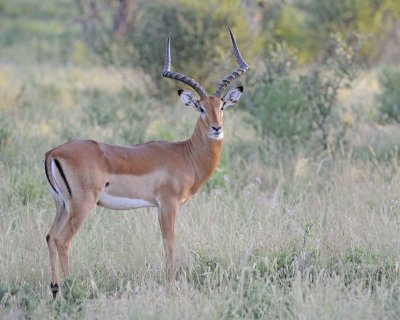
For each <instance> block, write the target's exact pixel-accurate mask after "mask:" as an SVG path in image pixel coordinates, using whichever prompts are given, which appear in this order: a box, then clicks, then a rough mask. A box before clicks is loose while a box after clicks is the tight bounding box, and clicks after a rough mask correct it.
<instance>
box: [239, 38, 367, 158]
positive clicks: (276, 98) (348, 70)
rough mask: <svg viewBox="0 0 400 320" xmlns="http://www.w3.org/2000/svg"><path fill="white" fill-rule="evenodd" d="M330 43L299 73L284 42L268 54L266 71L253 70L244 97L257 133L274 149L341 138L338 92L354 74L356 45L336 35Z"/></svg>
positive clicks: (330, 143) (313, 146) (316, 147)
mask: <svg viewBox="0 0 400 320" xmlns="http://www.w3.org/2000/svg"><path fill="white" fill-rule="evenodd" d="M335 47H336V49H335V51H334V52H333V53H332V54H331V56H329V57H328V58H327V59H326V60H325V61H324V63H321V64H316V65H314V66H312V67H310V69H309V70H307V71H306V72H305V73H304V74H302V75H301V74H300V72H299V71H298V70H296V63H295V62H296V58H295V56H294V54H293V53H292V52H290V50H289V49H288V48H287V47H286V46H285V45H279V46H277V47H276V48H275V49H274V50H273V51H272V52H271V53H269V54H268V55H267V57H266V59H265V62H264V65H265V66H266V71H265V72H264V73H262V74H260V75H258V77H257V80H256V83H255V84H254V89H253V92H252V96H253V98H252V100H251V101H247V103H248V110H249V112H250V113H251V114H252V115H253V116H254V118H253V123H254V124H255V126H256V127H257V128H258V129H259V132H260V133H261V135H262V136H263V137H264V138H267V139H268V140H269V142H270V141H272V142H273V145H274V146H277V147H278V149H279V150H291V151H296V150H298V149H303V150H304V148H305V149H306V150H312V151H320V150H327V149H329V148H330V147H334V146H335V145H338V142H340V141H341V140H342V139H343V138H344V136H345V131H346V125H345V122H344V121H341V119H340V116H339V110H338V105H337V100H338V92H339V90H340V89H342V88H345V87H348V86H350V84H351V81H352V80H353V79H354V78H355V76H356V71H357V68H356V65H355V64H354V59H355V57H356V54H357V53H358V50H359V48H360V45H359V46H358V47H357V48H356V49H354V47H352V46H351V45H348V44H347V43H345V42H344V41H343V40H342V39H341V37H340V36H336V38H335Z"/></svg>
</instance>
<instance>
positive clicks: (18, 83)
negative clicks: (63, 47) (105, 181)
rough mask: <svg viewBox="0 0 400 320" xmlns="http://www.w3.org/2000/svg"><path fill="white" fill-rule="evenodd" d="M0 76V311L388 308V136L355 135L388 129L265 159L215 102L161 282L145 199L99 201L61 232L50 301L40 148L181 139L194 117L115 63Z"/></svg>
mask: <svg viewBox="0 0 400 320" xmlns="http://www.w3.org/2000/svg"><path fill="white" fill-rule="evenodd" d="M0 78H1V79H2V82H3V83H2V84H3V85H2V86H1V91H2V92H1V96H2V99H3V101H2V104H1V106H2V107H1V109H0V110H1V121H2V126H1V130H0V141H1V144H0V151H1V152H0V160H1V161H0V238H1V241H0V274H1V279H0V317H2V318H15V317H17V316H18V317H20V316H22V317H31V318H43V317H45V318H49V317H50V318H53V317H58V316H61V317H63V318H69V317H71V318H76V317H78V318H111V317H113V318H114V317H116V318H132V317H140V318H160V317H161V318H269V317H274V318H293V319H320V318H326V319H331V318H335V319H337V318H348V319H355V318H363V319H367V318H370V319H376V318H396V317H397V316H398V314H399V312H400V310H399V300H400V287H399V282H398V276H399V266H398V264H399V256H400V255H399V253H400V252H399V248H400V243H399V241H400V240H399V239H400V238H399V222H400V221H399V220H400V218H399V210H400V198H399V191H398V190H399V189H400V186H399V181H400V179H399V167H398V166H399V163H398V160H397V157H396V156H393V155H395V152H396V149H395V148H394V149H393V148H392V149H390V150H394V151H393V152H392V153H390V152H386V153H385V152H383V153H382V152H380V153H377V152H376V151H375V149H378V148H377V147H375V148H374V146H373V144H372V143H373V142H371V143H367V141H365V138H363V137H364V136H365V134H367V133H368V134H369V136H367V139H369V140H370V141H372V140H371V139H370V138H371V137H375V138H376V139H377V141H380V140H379V139H380V138H379V136H382V137H384V136H385V130H389V129H387V128H385V130H383V129H379V128H374V127H372V126H370V125H368V123H367V122H364V123H363V125H360V126H359V129H358V130H355V131H354V133H353V136H354V137H353V140H354V141H355V142H354V145H355V146H356V147H357V148H358V149H360V150H361V149H362V148H363V147H364V149H365V150H367V151H365V150H364V151H363V152H364V153H363V152H361V151H360V152H358V153H357V152H356V151H354V150H353V151H346V152H344V153H343V154H342V155H340V156H339V155H330V156H326V157H324V158H320V159H318V160H315V159H314V160H312V159H309V158H307V157H298V158H296V159H291V160H285V161H283V160H280V161H277V160H276V158H277V156H276V155H275V156H274V157H275V160H274V161H272V160H271V163H268V159H262V157H260V156H259V155H257V151H256V150H257V146H260V145H262V142H261V141H258V140H257V139H255V138H254V137H252V132H251V130H249V128H248V127H246V124H245V122H244V121H243V118H244V117H243V114H241V113H240V112H233V113H227V114H226V120H225V121H226V126H227V127H228V128H227V129H228V133H227V136H228V137H227V141H226V146H225V147H226V148H225V150H224V156H223V161H222V163H221V166H220V168H219V171H218V172H216V174H215V175H214V177H213V178H212V180H211V181H210V183H209V184H208V185H207V186H206V187H205V188H204V189H203V191H202V192H200V194H198V195H197V196H196V197H195V198H194V199H193V200H192V201H190V202H189V203H188V204H187V205H185V206H183V207H182V208H181V211H180V214H179V217H178V221H177V228H176V232H177V241H176V266H177V279H178V280H177V283H176V285H175V286H173V287H172V288H168V286H166V283H165V277H164V257H163V252H162V244H161V236H160V231H159V227H158V222H157V218H156V211H155V210H153V209H142V210H136V211H129V212H116V211H109V210H105V209H100V208H98V209H96V210H95V212H94V213H93V214H92V216H91V217H90V218H89V220H88V222H87V223H86V224H85V226H84V228H83V229H82V231H81V232H80V233H79V235H78V236H77V238H76V241H75V242H74V243H73V248H72V250H71V257H72V276H71V278H70V279H67V280H66V281H65V283H64V288H65V299H64V300H62V301H58V302H56V303H55V304H53V303H52V299H51V294H50V292H49V282H50V279H49V262H48V253H47V246H46V243H45V239H44V238H45V235H46V233H47V231H48V228H49V226H50V224H51V222H52V219H53V216H54V205H53V203H52V199H51V197H50V195H49V193H48V192H47V187H46V185H45V179H44V177H43V174H42V172H41V160H42V157H43V154H44V152H45V151H46V150H47V149H49V148H51V147H53V146H54V145H57V144H58V143H61V142H63V141H65V140H66V139H69V138H74V137H81V138H84V137H90V138H95V139H98V140H102V141H108V142H116V143H122V144H126V143H134V142H140V141H142V140H146V139H151V138H155V137H160V138H167V139H181V138H185V137H188V136H189V135H190V132H191V130H192V127H193V124H194V121H195V118H196V115H195V114H194V112H192V110H187V109H185V108H184V106H180V105H179V104H178V103H177V104H176V107H173V106H168V105H164V106H161V105H160V103H159V102H157V100H154V98H149V97H147V96H146V95H144V94H143V88H141V87H140V85H136V87H135V83H136V82H135V81H134V80H132V79H134V77H133V78H131V80H130V83H127V82H126V81H124V78H127V77H126V76H125V75H124V73H123V72H119V71H118V70H102V69H95V68H94V69H93V68H90V69H89V68H87V69H85V68H78V67H69V68H62V67H60V68H57V69H54V68H48V67H47V66H46V65H39V66H31V67H29V68H22V67H17V66H11V67H10V66H8V67H7V68H4V69H3V70H2V71H1V74H0ZM108 83H110V85H108ZM128 87H129V89H128ZM163 110H168V113H167V114H168V115H167V116H166V115H165V114H166V113H165V112H163ZM137 119H142V121H141V122H139V121H138V120H137ZM143 119H147V120H146V121H144V120H143ZM176 123H179V124H180V125H179V126H178V125H176ZM238 128H241V129H238ZM378 131H379V134H378ZM241 132H243V134H240V133H241ZM244 133H246V134H244ZM246 135H247V138H246ZM243 137H244V138H243ZM251 139H252V140H251ZM387 143H388V144H389V145H393V144H395V142H387ZM379 145H381V144H380V143H377V146H379ZM244 146H245V147H244ZM388 148H389V147H388ZM368 150H369V151H368ZM365 154H367V155H368V156H365ZM382 154H384V155H385V156H381V155H382ZM360 155H361V156H360ZM363 155H364V156H363ZM235 168H237V170H236V169H235Z"/></svg>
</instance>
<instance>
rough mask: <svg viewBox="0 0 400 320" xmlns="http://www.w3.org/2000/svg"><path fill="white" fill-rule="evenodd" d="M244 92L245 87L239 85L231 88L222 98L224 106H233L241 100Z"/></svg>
mask: <svg viewBox="0 0 400 320" xmlns="http://www.w3.org/2000/svg"><path fill="white" fill-rule="evenodd" d="M242 93H243V87H237V88H234V89H231V90H229V91H228V92H227V94H226V95H224V97H223V98H222V102H223V107H224V108H225V107H229V106H233V105H234V104H235V103H236V102H238V101H239V99H240V96H241V95H242Z"/></svg>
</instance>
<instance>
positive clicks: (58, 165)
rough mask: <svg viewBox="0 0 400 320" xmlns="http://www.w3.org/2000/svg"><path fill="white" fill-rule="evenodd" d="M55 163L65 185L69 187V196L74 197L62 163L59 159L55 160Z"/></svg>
mask: <svg viewBox="0 0 400 320" xmlns="http://www.w3.org/2000/svg"><path fill="white" fill-rule="evenodd" d="M54 163H55V164H56V166H57V169H58V171H60V174H61V178H63V180H64V183H65V185H66V186H67V189H68V193H69V195H70V197H71V196H72V193H71V188H70V187H69V184H68V181H67V178H66V177H65V174H64V171H63V169H62V168H61V163H60V161H58V160H57V159H54Z"/></svg>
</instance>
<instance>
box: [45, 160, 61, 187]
mask: <svg viewBox="0 0 400 320" xmlns="http://www.w3.org/2000/svg"><path fill="white" fill-rule="evenodd" d="M48 156H49V154H48V153H47V154H46V158H44V174H45V175H46V179H47V181H48V182H49V185H50V186H51V188H52V189H53V190H54V192H55V193H56V194H58V191H57V190H56V188H54V186H53V184H52V183H51V180H50V177H49V172H48V171H47V158H48Z"/></svg>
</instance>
